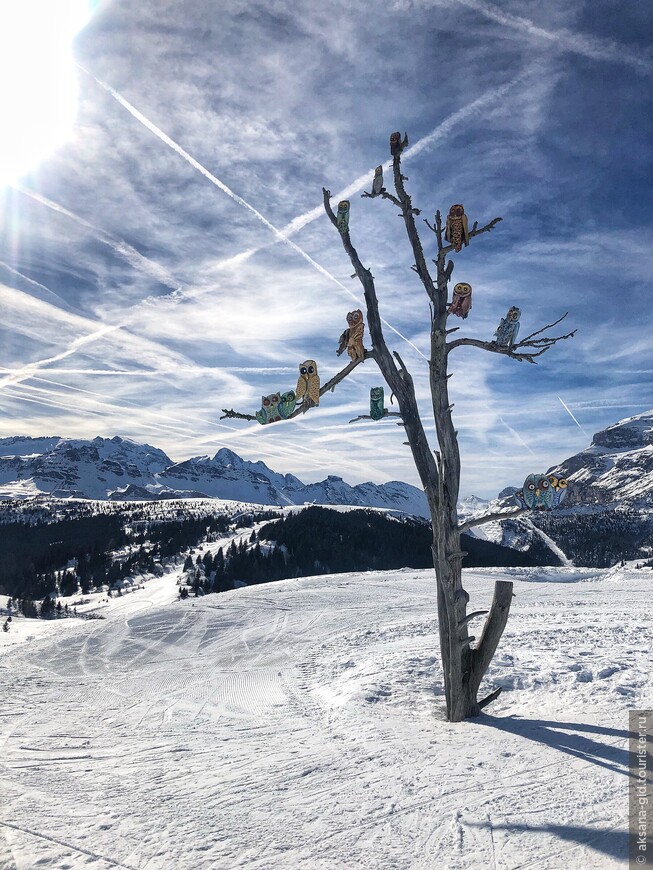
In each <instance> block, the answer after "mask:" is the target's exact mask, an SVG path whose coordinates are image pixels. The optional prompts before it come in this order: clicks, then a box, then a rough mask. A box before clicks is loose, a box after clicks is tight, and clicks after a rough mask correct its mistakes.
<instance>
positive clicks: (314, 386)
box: [295, 359, 320, 408]
mask: <svg viewBox="0 0 653 870" xmlns="http://www.w3.org/2000/svg"><path fill="white" fill-rule="evenodd" d="M295 396H296V398H297V399H301V400H302V404H304V405H307V406H308V407H309V408H310V407H311V406H312V405H319V404H320V376H319V374H318V373H317V363H316V362H315V360H314V359H307V360H305V361H304V362H303V363H302V364H301V365H300V367H299V380H298V381H297V389H296V390H295Z"/></svg>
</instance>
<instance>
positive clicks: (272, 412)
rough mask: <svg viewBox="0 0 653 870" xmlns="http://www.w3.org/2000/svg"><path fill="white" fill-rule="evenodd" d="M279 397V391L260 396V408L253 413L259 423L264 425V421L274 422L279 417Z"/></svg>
mask: <svg viewBox="0 0 653 870" xmlns="http://www.w3.org/2000/svg"><path fill="white" fill-rule="evenodd" d="M280 399H281V396H280V395H279V393H272V394H271V395H269V396H262V397H261V410H260V411H257V412H256V414H255V415H254V416H255V417H256V419H257V420H258V422H259V423H261V424H262V425H265V424H266V423H276V422H277V420H280V419H281V417H280V416H279V401H280Z"/></svg>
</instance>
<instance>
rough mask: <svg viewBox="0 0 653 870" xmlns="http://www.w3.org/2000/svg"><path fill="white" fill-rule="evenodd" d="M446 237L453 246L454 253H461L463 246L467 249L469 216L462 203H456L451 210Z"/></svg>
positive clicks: (448, 216)
mask: <svg viewBox="0 0 653 870" xmlns="http://www.w3.org/2000/svg"><path fill="white" fill-rule="evenodd" d="M444 237H445V239H446V240H447V241H448V242H449V244H450V245H453V249H454V251H460V250H461V249H462V246H463V245H465V247H467V245H468V244H469V229H468V227H467V215H466V214H465V207H464V206H463V205H462V204H461V203H456V205H452V206H451V208H450V209H449V214H448V215H447V223H446V226H445V230H444Z"/></svg>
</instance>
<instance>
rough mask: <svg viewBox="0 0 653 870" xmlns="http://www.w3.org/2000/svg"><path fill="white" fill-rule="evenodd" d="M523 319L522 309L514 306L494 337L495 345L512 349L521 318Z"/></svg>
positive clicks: (503, 319) (502, 320) (502, 319)
mask: <svg viewBox="0 0 653 870" xmlns="http://www.w3.org/2000/svg"><path fill="white" fill-rule="evenodd" d="M520 317H521V308H517V307H516V306H514V305H513V306H512V308H511V309H510V310H509V311H508V313H507V314H506V316H505V317H502V318H501V322H500V323H499V325H498V326H497V328H496V330H495V333H494V335H495V336H496V337H495V339H494V340H493V342H492V343H493V344H498V345H499V347H508V348H510V347H512V346H513V344H514V343H515V339H516V338H517V334H518V332H519V318H520Z"/></svg>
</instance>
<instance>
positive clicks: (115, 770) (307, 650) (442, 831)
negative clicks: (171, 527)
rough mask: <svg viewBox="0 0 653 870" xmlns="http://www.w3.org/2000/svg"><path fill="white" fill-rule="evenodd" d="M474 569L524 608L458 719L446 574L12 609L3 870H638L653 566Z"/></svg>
mask: <svg viewBox="0 0 653 870" xmlns="http://www.w3.org/2000/svg"><path fill="white" fill-rule="evenodd" d="M463 573H464V582H465V587H466V588H467V589H468V590H469V592H470V594H471V602H470V610H471V609H476V608H484V609H485V608H487V607H489V605H490V601H491V598H492V588H493V583H494V581H495V580H497V579H511V580H513V581H514V583H515V593H516V598H515V599H514V603H513V605H512V609H511V613H510V619H509V621H508V626H507V629H506V632H505V634H504V636H503V639H502V641H501V644H500V646H499V649H498V652H497V655H496V657H495V659H494V661H493V663H492V665H491V668H490V672H489V675H488V680H487V684H486V688H487V689H488V690H489V689H491V688H494V687H496V686H501V687H503V693H502V694H501V696H500V697H499V698H498V699H497V700H496V701H495V702H494V703H493V704H492V705H491V706H490V707H488V708H487V710H486V711H484V714H483V715H482V716H480V717H478V718H477V719H475V720H471V721H468V722H464V723H461V724H458V725H450V724H447V723H446V722H445V721H444V719H443V707H444V700H443V697H442V672H441V666H440V662H439V658H438V655H437V652H436V650H437V649H438V641H437V635H436V628H437V625H436V605H435V590H434V585H433V583H434V581H433V571H414V570H405V571H399V572H369V573H366V574H356V575H346V574H344V575H332V576H329V577H311V578H305V579H303V580H287V581H284V582H281V583H271V584H266V585H264V586H256V587H250V588H245V589H240V590H235V591H233V592H227V593H224V594H221V595H214V596H206V597H204V598H199V599H189V600H188V601H185V602H176V601H174V578H170V577H162V578H161V579H160V580H153V581H150V582H149V583H148V584H147V585H146V587H145V589H143V590H141V591H138V592H135V593H133V594H130V595H127V596H123V597H122V598H119V599H113V600H111V601H109V602H108V603H107V604H105V605H104V609H103V610H102V613H103V615H105V616H106V619H105V620H98V621H96V622H81V621H79V622H78V621H76V620H67V621H65V622H64V623H63V624H60V625H58V626H54V625H53V624H52V623H49V624H46V625H45V626H44V624H43V623H42V622H40V621H38V620H35V621H33V622H31V623H30V624H29V626H28V627H27V628H26V627H25V625H21V626H18V624H17V623H18V621H19V620H17V619H15V620H14V623H15V625H14V627H13V628H12V629H11V631H10V633H9V634H8V635H4V634H3V633H2V632H0V650H2V647H3V646H4V645H6V644H8V643H12V642H13V641H12V637H13V639H14V641H15V640H16V637H14V636H13V635H12V633H11V632H14V631H16V632H19V631H23V633H24V635H25V638H26V642H25V643H23V644H22V645H17V646H14V647H13V648H10V649H8V650H7V651H6V652H5V654H4V655H3V656H2V657H1V658H0V666H1V667H2V674H3V677H2V682H3V689H4V692H3V706H2V722H3V729H2V741H3V746H2V765H3V774H2V806H3V810H2V820H1V821H2V824H1V826H0V866H2V867H7V868H16V870H32V868H36V867H40V868H41V867H45V868H52V870H54V868H60V867H68V868H70V870H81V868H95V870H104V868H109V867H124V868H130V870H154V868H160V870H168V868H175V870H234V868H259V870H264V868H265V870H267V868H275V870H364V868H391V867H392V868H394V870H434V868H442V870H479V868H502V870H516V868H527V867H533V868H537V870H561V868H565V870H587V868H597V870H598V868H601V870H617V868H621V867H627V858H626V854H627V851H626V850H627V845H626V831H627V815H628V798H627V788H628V781H629V780H628V751H627V750H628V711H629V710H630V709H633V708H647V707H650V706H651V698H652V697H653V671H652V670H651V667H650V650H651V648H652V647H653V637H652V631H651V626H652V625H653V603H652V602H653V599H652V598H651V595H650V588H651V582H652V580H651V576H652V575H651V572H650V571H646V570H643V571H636V570H634V569H633V568H632V567H631V568H626V569H623V570H618V571H616V570H614V569H613V570H611V571H607V572H602V571H582V570H577V569H570V568H559V569H551V568H546V569H542V568H540V569H508V570H499V569H490V570H488V569H477V570H472V571H464V572H463ZM171 580H172V582H171ZM157 584H161V589H160V590H159V589H158V585H157ZM165 601H168V602H169V603H168V604H165V605H164V606H162V605H163V603H164V602H165ZM55 627H56V628H58V629H59V630H58V631H56V632H55V631H54V630H53V629H54V628H55ZM42 632H43V633H42ZM44 635H45V636H44ZM27 638H29V640H27Z"/></svg>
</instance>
